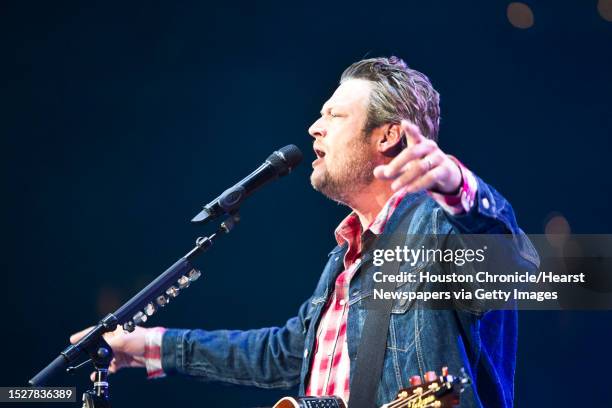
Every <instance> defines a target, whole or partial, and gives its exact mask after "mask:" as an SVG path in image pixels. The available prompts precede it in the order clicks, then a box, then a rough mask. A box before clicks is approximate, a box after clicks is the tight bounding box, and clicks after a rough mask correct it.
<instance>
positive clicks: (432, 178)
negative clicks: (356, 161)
mask: <svg viewBox="0 0 612 408" xmlns="http://www.w3.org/2000/svg"><path fill="white" fill-rule="evenodd" d="M401 126H402V131H403V132H404V134H405V135H406V142H407V146H406V148H405V149H404V150H402V151H401V152H400V154H398V155H397V156H396V157H395V158H393V160H391V162H389V163H388V164H386V165H381V166H377V167H376V168H375V169H374V176H375V177H377V178H379V179H382V180H393V182H392V183H391V188H392V189H393V190H394V191H397V190H400V189H401V188H403V187H406V189H407V191H408V192H410V193H414V192H416V191H419V190H422V189H425V190H430V191H432V192H435V193H442V194H456V193H458V192H459V188H460V187H461V184H462V177H461V170H460V169H459V166H458V165H457V163H455V162H454V161H453V160H452V159H451V158H450V157H449V156H448V155H447V154H445V153H444V152H443V151H442V150H440V148H439V147H438V144H437V143H436V142H434V141H433V140H431V139H427V138H426V137H425V136H423V135H422V134H421V131H420V130H419V128H418V127H417V126H416V125H414V124H412V123H410V122H408V121H405V120H403V121H402V123H401Z"/></svg>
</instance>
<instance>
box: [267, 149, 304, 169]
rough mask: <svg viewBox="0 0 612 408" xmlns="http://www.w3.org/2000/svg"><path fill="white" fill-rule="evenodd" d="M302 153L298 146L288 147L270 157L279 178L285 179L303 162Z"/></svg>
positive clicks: (269, 159)
mask: <svg viewBox="0 0 612 408" xmlns="http://www.w3.org/2000/svg"><path fill="white" fill-rule="evenodd" d="M302 157H303V155H302V151H301V150H300V149H299V148H298V147H297V146H296V145H287V146H285V147H282V148H280V149H279V150H277V151H275V152H274V153H272V154H271V155H270V157H268V161H269V162H270V163H271V164H272V166H273V167H274V169H276V172H277V173H278V176H279V177H283V176H285V175H287V174H289V172H290V171H291V170H293V168H294V167H295V166H297V165H298V164H300V162H301V161H302Z"/></svg>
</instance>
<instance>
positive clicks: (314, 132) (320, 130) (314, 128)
mask: <svg viewBox="0 0 612 408" xmlns="http://www.w3.org/2000/svg"><path fill="white" fill-rule="evenodd" d="M308 133H310V136H312V137H314V138H315V139H316V138H317V137H325V135H326V134H327V130H325V126H324V123H323V118H322V117H321V118H319V119H317V120H316V121H315V123H313V124H312V125H310V127H309V128H308Z"/></svg>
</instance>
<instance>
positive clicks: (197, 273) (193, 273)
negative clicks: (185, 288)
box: [187, 269, 202, 282]
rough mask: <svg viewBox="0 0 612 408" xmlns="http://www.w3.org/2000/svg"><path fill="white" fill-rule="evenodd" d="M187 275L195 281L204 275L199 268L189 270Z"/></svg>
mask: <svg viewBox="0 0 612 408" xmlns="http://www.w3.org/2000/svg"><path fill="white" fill-rule="evenodd" d="M187 276H189V280H190V281H192V282H193V281H196V280H198V278H199V277H200V276H202V272H200V271H198V270H197V269H192V270H190V271H189V273H188V274H187Z"/></svg>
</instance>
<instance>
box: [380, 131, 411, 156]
mask: <svg viewBox="0 0 612 408" xmlns="http://www.w3.org/2000/svg"><path fill="white" fill-rule="evenodd" d="M375 134H376V136H377V140H376V149H377V150H378V151H379V152H380V153H381V154H383V155H384V156H387V157H395V156H397V155H398V154H399V152H401V151H402V149H403V148H404V146H403V145H402V137H403V133H402V126H401V125H400V124H399V123H393V124H387V125H383V126H381V127H379V128H378V129H377V130H376V131H375Z"/></svg>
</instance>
